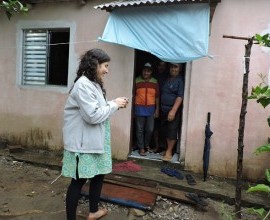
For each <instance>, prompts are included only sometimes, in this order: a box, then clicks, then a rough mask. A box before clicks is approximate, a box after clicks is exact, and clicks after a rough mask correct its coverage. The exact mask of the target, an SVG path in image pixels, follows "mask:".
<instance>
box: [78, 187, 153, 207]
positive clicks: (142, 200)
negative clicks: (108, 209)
mask: <svg viewBox="0 0 270 220" xmlns="http://www.w3.org/2000/svg"><path fill="white" fill-rule="evenodd" d="M82 194H83V195H89V184H88V183H87V184H85V185H84V186H83V189H82ZM156 197H157V195H156V194H155V193H152V192H149V191H145V190H142V189H138V188H135V187H128V186H123V185H120V184H114V183H108V182H105V183H104V184H103V187H102V192H101V199H102V200H105V201H109V202H114V203H118V204H121V205H126V206H130V207H134V208H139V209H143V210H152V209H153V207H154V205H155V202H156Z"/></svg>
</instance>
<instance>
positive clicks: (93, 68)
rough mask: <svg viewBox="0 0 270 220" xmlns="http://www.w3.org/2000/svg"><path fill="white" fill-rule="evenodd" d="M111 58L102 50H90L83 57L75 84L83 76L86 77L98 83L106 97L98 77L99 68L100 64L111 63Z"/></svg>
mask: <svg viewBox="0 0 270 220" xmlns="http://www.w3.org/2000/svg"><path fill="white" fill-rule="evenodd" d="M110 60H111V58H110V57H109V55H108V54H107V53H106V52H105V51H103V50H101V49H97V48H94V49H91V50H88V51H87V52H86V53H85V54H84V55H82V57H81V61H80V65H79V68H78V71H77V77H76V78H75V80H74V83H76V81H77V80H78V79H79V78H80V77H81V76H82V75H84V76H86V77H87V78H88V79H89V80H90V81H93V82H95V83H98V84H99V85H100V87H101V89H102V91H103V94H104V96H105V95H106V90H105V89H104V87H103V82H102V80H100V79H98V77H97V67H98V64H102V63H105V62H109V61H110Z"/></svg>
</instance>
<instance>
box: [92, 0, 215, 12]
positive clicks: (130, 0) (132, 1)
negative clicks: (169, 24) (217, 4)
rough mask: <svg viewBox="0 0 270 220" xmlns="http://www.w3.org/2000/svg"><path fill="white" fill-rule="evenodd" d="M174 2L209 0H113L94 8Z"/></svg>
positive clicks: (201, 0) (110, 8) (108, 8)
mask: <svg viewBox="0 0 270 220" xmlns="http://www.w3.org/2000/svg"><path fill="white" fill-rule="evenodd" d="M216 1H220V0H216ZM176 3H209V0H127V1H113V2H110V3H105V4H101V5H97V6H95V7H94V8H95V9H101V10H113V9H115V8H123V7H136V6H146V5H161V4H176Z"/></svg>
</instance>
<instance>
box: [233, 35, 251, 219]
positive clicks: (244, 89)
mask: <svg viewBox="0 0 270 220" xmlns="http://www.w3.org/2000/svg"><path fill="white" fill-rule="evenodd" d="M252 44H253V38H250V39H249V40H248V43H247V44H246V45H245V48H246V50H245V73H244V76H243V87H242V106H241V112H240V120H239V129H238V149H237V151H238V156H237V178H236V188H235V213H236V218H237V219H241V191H242V172H243V154H244V153H243V149H244V131H245V117H246V113H247V111H246V109H247V98H248V75H249V63H250V54H251V47H252Z"/></svg>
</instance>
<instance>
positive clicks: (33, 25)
mask: <svg viewBox="0 0 270 220" xmlns="http://www.w3.org/2000/svg"><path fill="white" fill-rule="evenodd" d="M75 27H76V26H75V23H74V22H64V21H19V22H18V24H17V42H16V44H17V62H16V63H17V68H16V69H17V71H16V72H17V76H16V84H17V86H18V87H20V88H22V89H35V90H45V91H57V92H61V93H68V92H69V88H70V87H71V86H72V84H73V80H74V78H75V75H76V63H75V62H76V57H75V56H76V54H75V52H74V50H75V49H74V44H73V43H72V42H74V39H75ZM27 29H28V30H31V29H33V30H34V29H45V30H51V29H56V30H57V29H69V35H70V38H69V57H68V80H67V85H66V86H63V85H50V84H45V85H23V48H22V46H23V43H24V39H23V35H24V30H27Z"/></svg>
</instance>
